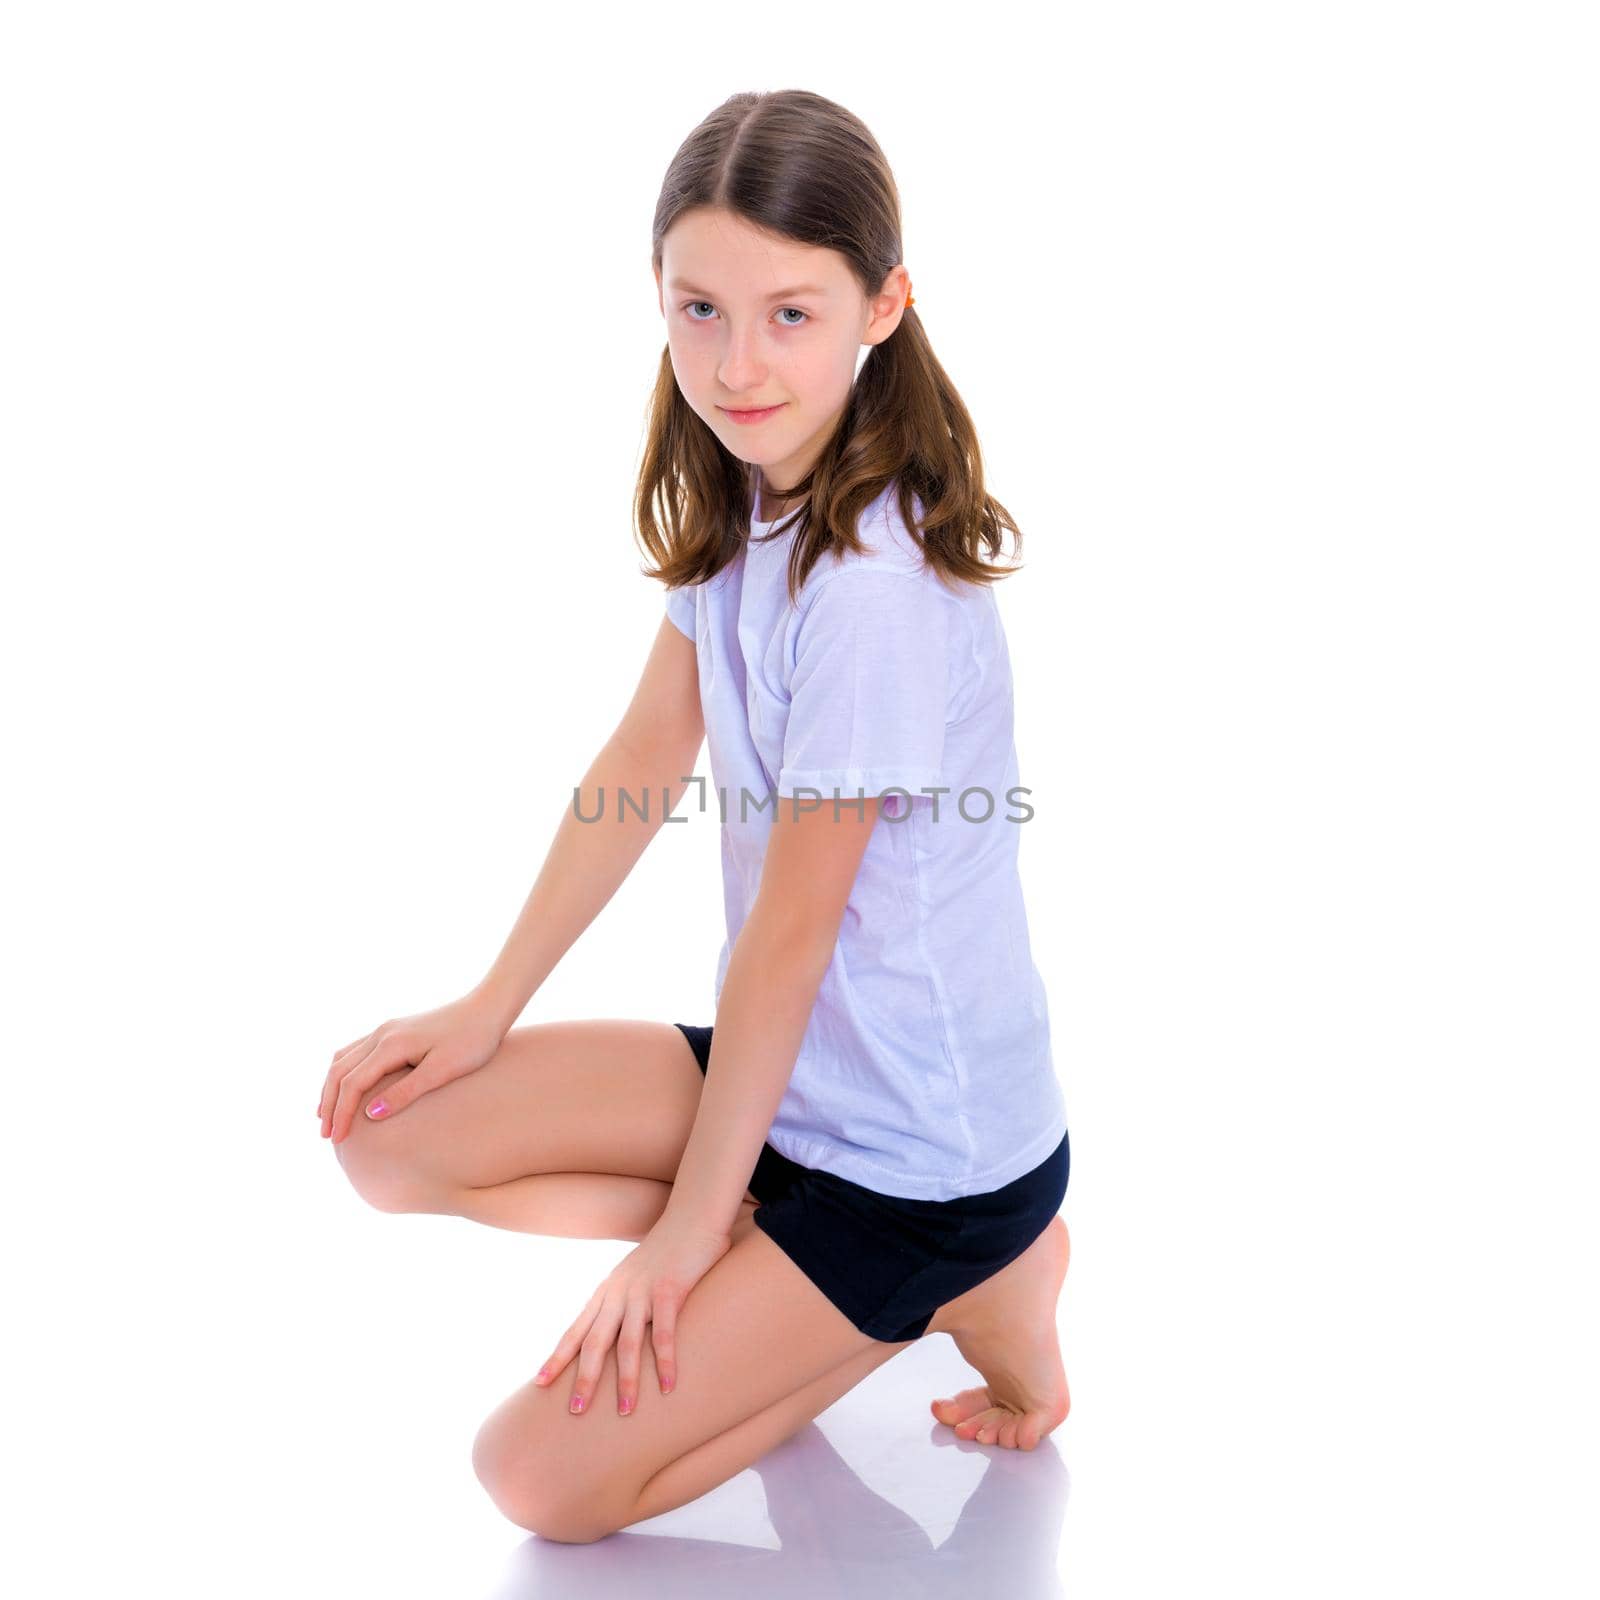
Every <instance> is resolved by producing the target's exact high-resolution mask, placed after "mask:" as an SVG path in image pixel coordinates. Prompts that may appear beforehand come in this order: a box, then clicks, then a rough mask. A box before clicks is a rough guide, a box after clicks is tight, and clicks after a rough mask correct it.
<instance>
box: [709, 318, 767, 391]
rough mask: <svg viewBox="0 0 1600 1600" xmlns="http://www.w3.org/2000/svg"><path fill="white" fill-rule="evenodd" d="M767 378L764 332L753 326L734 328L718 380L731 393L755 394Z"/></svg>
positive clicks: (718, 372)
mask: <svg viewBox="0 0 1600 1600" xmlns="http://www.w3.org/2000/svg"><path fill="white" fill-rule="evenodd" d="M766 379H767V359H766V356H765V355H764V353H763V352H762V350H761V340H760V335H759V334H758V333H757V332H756V330H755V329H753V328H752V329H749V330H747V331H746V332H743V333H740V332H738V331H734V332H731V333H730V334H729V335H728V344H727V348H726V350H724V352H723V356H722V360H721V362H720V363H718V366H717V380H718V381H719V382H720V383H721V384H722V386H723V388H724V389H726V390H727V392H728V393H729V394H752V393H754V392H756V391H758V390H760V389H762V388H764V387H765V385H766Z"/></svg>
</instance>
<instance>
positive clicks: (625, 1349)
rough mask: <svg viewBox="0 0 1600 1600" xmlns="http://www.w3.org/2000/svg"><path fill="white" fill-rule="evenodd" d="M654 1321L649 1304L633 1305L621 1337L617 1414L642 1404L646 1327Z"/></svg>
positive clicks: (640, 1300)
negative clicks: (641, 1381)
mask: <svg viewBox="0 0 1600 1600" xmlns="http://www.w3.org/2000/svg"><path fill="white" fill-rule="evenodd" d="M649 1320H650V1313H649V1307H648V1303H647V1302H646V1301H645V1300H644V1299H642V1298H640V1299H635V1300H632V1301H630V1302H629V1304H628V1309H627V1311H626V1312H625V1313H624V1315H623V1318H622V1332H621V1334H619V1335H618V1337H617V1413H618V1415H619V1416H624V1417H625V1416H627V1415H628V1413H629V1412H630V1411H632V1410H633V1408H634V1407H635V1406H636V1405H638V1403H639V1362H640V1358H641V1357H642V1356H643V1354H644V1325H645V1323H647V1322H648V1321H649Z"/></svg>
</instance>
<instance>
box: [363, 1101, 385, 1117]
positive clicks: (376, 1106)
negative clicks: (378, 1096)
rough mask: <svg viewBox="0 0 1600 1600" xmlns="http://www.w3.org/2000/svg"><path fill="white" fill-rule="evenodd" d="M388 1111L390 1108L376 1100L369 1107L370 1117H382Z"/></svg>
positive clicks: (368, 1113)
mask: <svg viewBox="0 0 1600 1600" xmlns="http://www.w3.org/2000/svg"><path fill="white" fill-rule="evenodd" d="M388 1109H389V1108H388V1106H387V1105H385V1104H384V1102H383V1101H382V1100H374V1101H373V1102H372V1104H371V1105H370V1106H368V1107H367V1115H368V1116H369V1117H381V1116H382V1115H383V1114H384V1113H385V1112H386V1111H387V1110H388Z"/></svg>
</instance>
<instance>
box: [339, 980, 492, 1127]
mask: <svg viewBox="0 0 1600 1600" xmlns="http://www.w3.org/2000/svg"><path fill="white" fill-rule="evenodd" d="M509 1031H510V1030H509V1027H508V1026H506V1025H505V1024H504V1023H503V1022H502V1020H501V1016H500V1014H498V1013H497V1012H496V1011H495V1010H494V1008H493V1007H492V1006H491V1004H490V1002H489V1000H488V998H487V997H486V996H484V995H481V994H480V993H479V992H478V991H477V990H474V991H473V992H472V993H471V994H469V995H466V996H464V997H463V998H462V999H460V1000H455V1001H452V1002H451V1004H449V1005H447V1006H440V1007H439V1008H438V1009H437V1010H434V1011H424V1012H420V1013H419V1014H418V1015H416V1016H414V1017H402V1018H400V1019H399V1020H398V1021H394V1022H385V1023H382V1024H380V1025H379V1026H378V1027H376V1028H374V1029H373V1030H372V1032H371V1033H369V1034H366V1035H365V1036H364V1037H362V1038H360V1039H356V1040H354V1041H353V1042H352V1043H350V1044H347V1045H345V1047H344V1048H343V1049H342V1050H337V1051H335V1052H334V1057H333V1065H332V1066H331V1067H329V1068H328V1077H327V1081H326V1082H325V1083H324V1084H323V1086H322V1098H321V1100H319V1101H318V1102H317V1115H318V1117H320V1118H321V1119H322V1137H323V1138H324V1139H326V1138H328V1137H330V1135H331V1137H332V1139H333V1142H334V1143H335V1144H338V1143H339V1142H340V1141H341V1140H342V1139H343V1138H344V1137H345V1136H346V1134H348V1133H349V1131H350V1124H351V1123H352V1122H353V1121H354V1120H355V1115H356V1107H357V1106H358V1105H359V1104H360V1103H361V1100H362V1098H363V1097H364V1096H365V1094H366V1092H367V1090H369V1089H370V1088H371V1087H372V1086H373V1084H375V1083H376V1082H377V1081H378V1079H379V1078H381V1077H383V1075H384V1074H385V1073H388V1072H393V1071H394V1069H395V1068H396V1067H399V1066H412V1067H415V1068H416V1070H415V1071H414V1072H410V1073H408V1074H407V1075H406V1076H405V1077H404V1078H401V1079H399V1080H398V1081H397V1082H395V1083H394V1084H392V1085H391V1086H390V1087H389V1089H388V1090H387V1091H386V1092H385V1094H384V1096H383V1099H382V1102H381V1104H382V1105H383V1107H384V1110H383V1111H382V1112H381V1113H380V1115H381V1116H384V1117H392V1116H393V1115H394V1114H395V1113H396V1112H397V1111H403V1110H405V1108H406V1107H407V1106H408V1105H410V1104H411V1103H412V1101H413V1100H416V1099H418V1098H419V1097H420V1096H422V1095H425V1094H426V1093H427V1092H428V1091H429V1090H430V1089H437V1088H438V1087H439V1086H440V1085H441V1084H445V1083H450V1082H452V1081H453V1080H454V1079H456V1078H464V1077H465V1076H466V1075H467V1074H468V1073H469V1072H476V1071H477V1070H478V1068H479V1067H481V1066H482V1065H483V1064H484V1063H485V1062H486V1061H488V1060H490V1059H491V1057H493V1056H494V1054H495V1052H496V1051H497V1050H499V1048H500V1044H501V1041H502V1040H503V1039H504V1038H505V1036H506V1034H507V1033H508V1032H509ZM375 1103H378V1102H375Z"/></svg>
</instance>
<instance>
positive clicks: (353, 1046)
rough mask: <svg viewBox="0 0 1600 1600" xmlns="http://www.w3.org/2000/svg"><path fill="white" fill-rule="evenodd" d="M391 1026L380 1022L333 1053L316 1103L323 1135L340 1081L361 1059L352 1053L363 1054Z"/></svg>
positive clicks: (326, 1130) (325, 1131)
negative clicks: (368, 1031) (358, 1052)
mask: <svg viewBox="0 0 1600 1600" xmlns="http://www.w3.org/2000/svg"><path fill="white" fill-rule="evenodd" d="M393 1026H394V1024H393V1023H392V1022H380V1023H379V1024H378V1026H377V1027H376V1028H374V1029H373V1030H372V1031H371V1033H364V1034H362V1035H361V1037H360V1038H359V1039H352V1040H351V1041H350V1043H349V1044H345V1045H340V1046H339V1048H338V1049H337V1050H335V1051H334V1052H333V1060H332V1061H331V1062H330V1063H329V1066H328V1076H327V1077H326V1078H325V1079H323V1083H322V1095H321V1098H320V1099H319V1100H318V1101H317V1115H318V1116H319V1117H320V1118H321V1119H322V1131H323V1133H324V1135H326V1133H327V1132H328V1121H329V1118H330V1117H331V1116H332V1114H333V1103H334V1100H335V1098H336V1097H337V1096H338V1093H339V1083H340V1080H341V1079H342V1078H343V1077H344V1075H345V1073H346V1072H347V1071H349V1069H350V1067H351V1066H352V1065H354V1063H355V1062H356V1061H359V1060H360V1059H361V1057H360V1055H357V1054H353V1052H357V1051H360V1052H363V1053H364V1052H365V1051H366V1049H367V1048H368V1047H369V1046H370V1045H371V1044H372V1042H373V1041H374V1040H375V1039H376V1038H377V1037H378V1035H379V1034H380V1033H382V1032H383V1030H384V1029H385V1028H390V1027H393Z"/></svg>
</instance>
